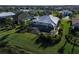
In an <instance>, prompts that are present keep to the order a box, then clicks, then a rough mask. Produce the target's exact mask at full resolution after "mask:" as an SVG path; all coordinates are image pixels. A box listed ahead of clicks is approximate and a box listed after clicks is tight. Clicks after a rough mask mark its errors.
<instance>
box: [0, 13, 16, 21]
mask: <svg viewBox="0 0 79 59" xmlns="http://www.w3.org/2000/svg"><path fill="white" fill-rule="evenodd" d="M15 15H16V14H15V13H13V12H1V13H0V20H3V19H6V18H8V17H9V18H10V19H11V20H12V19H14V18H15V17H14V16H15Z"/></svg>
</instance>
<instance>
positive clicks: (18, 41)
mask: <svg viewBox="0 0 79 59" xmlns="http://www.w3.org/2000/svg"><path fill="white" fill-rule="evenodd" d="M60 26H61V27H62V28H63V36H62V39H61V41H60V42H59V43H57V44H56V45H54V46H48V47H47V48H43V47H42V46H40V44H36V43H35V42H36V40H37V38H38V36H37V35H35V34H32V33H27V32H26V33H15V31H16V30H15V29H13V30H9V31H5V32H3V31H1V32H0V38H1V37H3V36H5V35H7V34H10V35H9V36H8V37H7V38H6V39H5V41H6V40H8V41H9V42H8V45H10V46H12V47H16V46H17V47H20V48H22V49H24V50H26V51H27V52H30V53H50V54H51V53H60V52H59V50H60V49H61V48H62V47H63V46H64V47H63V48H64V49H63V53H71V51H72V48H73V45H71V44H70V43H68V42H67V43H66V44H65V42H66V39H65V35H67V34H68V32H69V27H70V24H68V20H61V24H60ZM73 53H79V47H76V46H75V48H74V52H73Z"/></svg>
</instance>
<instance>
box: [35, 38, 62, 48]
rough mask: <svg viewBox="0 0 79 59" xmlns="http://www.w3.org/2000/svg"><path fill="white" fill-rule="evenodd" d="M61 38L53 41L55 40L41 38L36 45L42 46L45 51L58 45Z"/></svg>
mask: <svg viewBox="0 0 79 59" xmlns="http://www.w3.org/2000/svg"><path fill="white" fill-rule="evenodd" d="M60 40H61V38H59V39H58V40H53V39H45V38H41V37H39V38H38V39H37V40H36V41H35V44H40V46H39V48H40V47H43V49H45V48H47V47H50V46H54V45H56V44H58V43H59V42H60Z"/></svg>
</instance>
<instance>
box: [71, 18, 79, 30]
mask: <svg viewBox="0 0 79 59" xmlns="http://www.w3.org/2000/svg"><path fill="white" fill-rule="evenodd" d="M71 21H72V29H73V30H79V19H77V18H73V19H72V20H71Z"/></svg>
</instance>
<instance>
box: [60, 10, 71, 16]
mask: <svg viewBox="0 0 79 59" xmlns="http://www.w3.org/2000/svg"><path fill="white" fill-rule="evenodd" d="M59 13H60V15H61V16H63V17H65V16H70V15H72V11H69V10H62V11H59Z"/></svg>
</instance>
